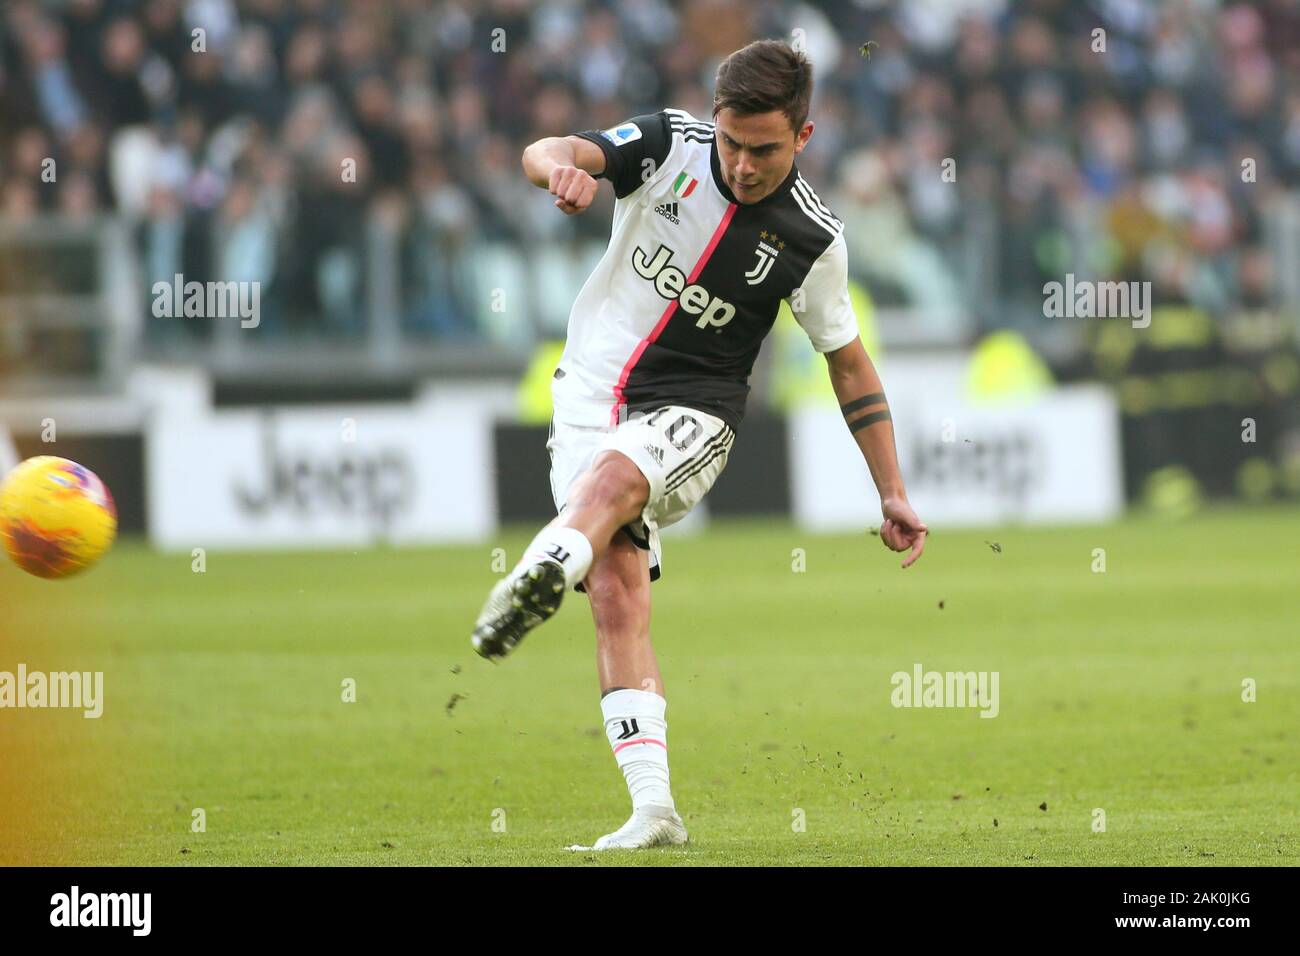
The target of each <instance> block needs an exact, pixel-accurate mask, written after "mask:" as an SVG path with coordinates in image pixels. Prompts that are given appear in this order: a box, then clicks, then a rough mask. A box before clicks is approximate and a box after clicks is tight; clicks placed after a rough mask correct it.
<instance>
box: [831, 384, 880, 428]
mask: <svg viewBox="0 0 1300 956" xmlns="http://www.w3.org/2000/svg"><path fill="white" fill-rule="evenodd" d="M885 404H886V402H885V393H884V392H872V393H871V394H870V395H863V396H862V397H861V398H855V399H854V400H853V401H851V402H845V403H844V404H843V405H841V406H840V411H841V412H842V413H843V414H844V417H845V418H848V416H849V415H851V414H852V413H853V412H857V411H861V410H862V409H864V408H870V407H871V406H872V405H885ZM889 420H890V416H889V409H888V408H883V409H881V410H880V411H877V412H871V413H870V414H869V415H863V416H862V417H861V418H856V419H854V420H853V421H851V422H849V431H850V432H856V431H857V430H858V429H860V428H866V427H867V426H868V425H874V424H876V422H887V421H889Z"/></svg>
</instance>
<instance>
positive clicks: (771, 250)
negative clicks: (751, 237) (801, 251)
mask: <svg viewBox="0 0 1300 956" xmlns="http://www.w3.org/2000/svg"><path fill="white" fill-rule="evenodd" d="M758 235H759V239H758V247H757V248H756V249H755V250H754V252H755V253H756V254H757V255H758V261H757V262H755V263H754V268H752V269H750V270H749V271H748V272H746V273H745V281H746V282H748V283H749V284H750V285H758V284H759V283H760V282H762V281H763V280H764V279H766V278H767V274H768V273H769V272H771V271H772V263H773V262H775V261H776V257H777V254H778V253H779V252H780V251H781V250H782V249H784V248H785V242H784V240H782V239H781V238H780V237H779V236H778V235H777V234H776V233H774V232H768V231H767V230H766V229H764V230H763V231H762V232H760V233H759V234H758ZM769 240H770V241H769Z"/></svg>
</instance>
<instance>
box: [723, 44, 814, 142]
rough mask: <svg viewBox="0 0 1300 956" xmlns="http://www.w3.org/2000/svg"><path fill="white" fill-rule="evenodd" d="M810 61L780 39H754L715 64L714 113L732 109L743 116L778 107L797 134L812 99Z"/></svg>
mask: <svg viewBox="0 0 1300 956" xmlns="http://www.w3.org/2000/svg"><path fill="white" fill-rule="evenodd" d="M812 88H813V71H812V64H811V63H809V62H808V59H807V57H805V56H804V55H803V54H802V53H800V52H798V51H796V50H794V49H792V48H791V47H790V45H789V44H788V43H785V42H784V41H782V40H755V41H754V42H753V43H751V44H749V46H746V47H741V48H740V49H739V50H737V51H736V52H735V53H733V54H731V56H729V57H727V58H726V59H725V60H723V61H722V63H721V64H720V65H719V66H718V76H717V81H716V83H715V85H714V88H713V115H714V116H715V117H716V116H717V115H718V113H719V112H720V111H721V110H724V109H728V108H730V109H732V110H735V111H736V112H737V113H740V114H741V115H742V116H752V115H754V114H755V113H770V112H772V111H773V110H780V111H781V112H782V113H784V114H785V116H786V118H787V119H789V120H790V127H791V129H793V130H794V131H795V134H796V135H798V133H799V130H801V129H803V124H804V123H805V122H807V120H808V103H809V101H811V100H812Z"/></svg>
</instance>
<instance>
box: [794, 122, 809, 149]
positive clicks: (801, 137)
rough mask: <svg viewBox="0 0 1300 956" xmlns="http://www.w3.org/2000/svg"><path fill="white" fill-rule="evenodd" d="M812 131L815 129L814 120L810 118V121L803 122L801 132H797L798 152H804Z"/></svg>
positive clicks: (795, 145) (796, 147) (796, 146)
mask: <svg viewBox="0 0 1300 956" xmlns="http://www.w3.org/2000/svg"><path fill="white" fill-rule="evenodd" d="M812 131H813V124H812V120H809V121H808V122H806V123H804V124H803V129H801V130H799V132H798V133H796V134H795V137H794V151H795V152H796V153H802V152H803V148H804V147H805V146H807V145H808V139H809V137H811V136H812Z"/></svg>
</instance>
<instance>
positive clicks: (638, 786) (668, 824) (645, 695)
mask: <svg viewBox="0 0 1300 956" xmlns="http://www.w3.org/2000/svg"><path fill="white" fill-rule="evenodd" d="M584 584H585V587H586V589H587V597H588V599H589V600H590V601H591V614H592V618H593V619H594V620H595V624H596V671H597V674H598V676H599V678H600V691H601V700H600V709H601V716H602V717H603V719H604V724H605V736H606V737H607V739H608V740H609V745H610V748H611V750H612V751H613V754H614V760H615V762H616V763H617V764H618V767H619V769H620V770H621V771H622V772H623V777H624V779H625V780H626V782H627V788H628V793H629V794H630V795H631V797H632V816H631V818H630V819H629V820H628V821H627V823H625V824H624V825H623V826H622V827H621V828H620V829H618V830H616V831H615V832H613V833H609V834H606V835H605V836H603V837H601V838H600V839H599V840H597V841H596V844H595V846H594V847H593V849H597V850H606V849H636V848H642V847H650V846H660V845H663V844H680V843H685V842H686V839H687V837H686V828H685V826H684V825H683V824H682V820H681V817H679V816H678V815H677V810H676V806H675V804H674V802H673V797H672V790H671V787H670V784H669V776H668V724H667V722H666V720H665V717H664V713H665V709H666V707H667V701H666V700H665V699H664V686H663V678H662V677H661V676H660V673H659V662H658V660H656V658H655V652H654V647H653V646H652V644H651V642H650V564H649V552H648V551H646V550H644V549H642V548H638V547H637V546H636V545H634V544H633V543H632V540H631V538H629V537H628V536H627V535H626V534H622V533H618V534H615V535H614V537H613V539H612V540H611V541H610V543H609V546H608V548H607V549H606V550H605V552H604V554H603V555H602V556H601V558H600V559H599V560H598V561H596V562H595V563H594V564H593V565H592V567H591V571H590V573H589V574H588V575H587V579H586V581H585V582H584Z"/></svg>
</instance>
